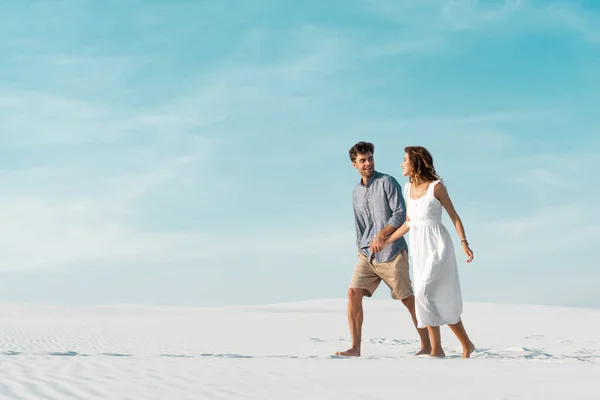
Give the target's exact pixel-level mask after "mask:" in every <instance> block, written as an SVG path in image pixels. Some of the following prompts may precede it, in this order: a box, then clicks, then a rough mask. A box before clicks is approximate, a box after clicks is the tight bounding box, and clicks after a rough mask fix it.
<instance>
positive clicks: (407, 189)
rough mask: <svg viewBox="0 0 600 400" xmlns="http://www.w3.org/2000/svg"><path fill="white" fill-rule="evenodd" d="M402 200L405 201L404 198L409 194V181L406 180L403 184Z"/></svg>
mask: <svg viewBox="0 0 600 400" xmlns="http://www.w3.org/2000/svg"><path fill="white" fill-rule="evenodd" d="M403 189H404V190H403V191H404V201H406V198H407V197H409V196H410V182H409V181H406V183H405V184H404V188H403Z"/></svg>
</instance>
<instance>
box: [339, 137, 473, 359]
mask: <svg viewBox="0 0 600 400" xmlns="http://www.w3.org/2000/svg"><path fill="white" fill-rule="evenodd" d="M404 150H405V157H404V162H403V163H402V174H403V175H404V176H407V177H408V183H407V184H406V185H405V187H404V194H403V193H402V190H401V187H400V184H399V183H398V181H397V180H396V179H395V178H394V177H392V176H390V175H387V174H383V173H381V172H378V171H376V170H375V161H374V158H373V153H374V151H375V147H374V145H373V144H372V143H367V142H359V143H357V144H355V145H354V146H352V148H351V149H350V152H349V153H350V160H351V161H352V165H353V166H354V168H356V169H357V170H358V172H359V174H360V176H361V180H360V183H359V184H357V185H356V187H355V188H354V190H353V192H352V203H353V208H354V223H355V227H356V244H357V247H358V260H357V262H356V265H355V267H354V272H353V274H352V279H351V282H350V289H349V290H348V320H349V324H350V332H351V334H352V347H351V348H350V349H348V350H346V351H340V352H338V353H336V354H337V355H341V356H360V347H361V333H362V323H363V307H362V301H363V297H364V296H367V297H371V296H372V295H373V293H374V292H375V290H376V289H377V287H378V286H379V284H380V282H381V281H383V282H384V283H385V284H386V285H387V286H388V287H389V288H390V290H391V295H392V298H393V299H395V300H401V301H402V303H404V305H405V306H406V308H407V309H408V311H409V312H410V315H411V317H412V320H413V323H414V325H415V327H416V328H417V331H418V333H419V336H420V338H421V350H420V351H419V352H418V353H417V355H427V354H428V355H430V356H432V357H444V356H445V353H444V350H443V348H442V344H441V337H440V326H442V325H448V326H449V327H450V329H451V330H452V332H453V333H454V334H455V335H456V337H457V338H458V340H459V341H460V343H461V344H462V347H463V352H462V356H463V358H469V357H470V355H471V353H472V352H473V351H474V350H475V346H474V345H473V343H472V342H471V340H470V339H469V336H468V335H467V332H466V331H465V328H464V326H463V324H462V321H461V314H462V295H461V289H460V282H459V278H458V270H457V265H456V256H455V253H454V247H453V244H452V240H451V238H450V235H449V233H448V231H447V230H446V228H445V227H444V225H443V224H442V208H444V209H445V210H446V211H447V212H448V215H449V216H450V219H451V220H452V223H453V224H454V226H455V228H456V231H457V232H458V235H459V236H460V239H461V244H462V248H463V250H464V252H465V254H466V255H467V257H468V258H467V262H471V261H472V260H473V252H472V251H471V249H470V248H469V244H468V242H467V240H466V237H465V232H464V228H463V225H462V222H461V219H460V217H459V216H458V214H457V213H456V211H455V209H454V206H453V205H452V201H451V200H450V197H449V195H448V192H447V191H446V188H445V186H444V184H443V182H442V180H441V179H440V177H439V176H438V175H437V173H436V171H435V168H434V166H433V159H432V157H431V155H430V154H429V152H428V151H427V149H425V148H423V147H418V146H410V147H406V148H405V149H404ZM405 205H406V207H405ZM409 230H410V233H411V237H410V246H408V245H407V243H406V240H405V239H404V235H405V234H406V233H407V232H408V231H409ZM409 250H410V253H411V256H412V264H413V271H414V286H415V290H414V292H413V288H412V283H411V279H410V275H409V265H408V251H409Z"/></svg>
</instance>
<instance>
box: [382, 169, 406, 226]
mask: <svg viewBox="0 0 600 400" xmlns="http://www.w3.org/2000/svg"><path fill="white" fill-rule="evenodd" d="M384 189H385V194H386V196H387V199H388V204H389V206H390V210H392V216H391V217H390V219H389V220H388V221H387V224H388V225H390V226H393V227H394V228H399V227H400V226H402V224H403V223H404V221H406V203H405V201H404V196H402V188H401V186H400V184H399V183H398V181H397V180H396V179H395V178H393V177H389V178H388V179H386V180H385V183H384Z"/></svg>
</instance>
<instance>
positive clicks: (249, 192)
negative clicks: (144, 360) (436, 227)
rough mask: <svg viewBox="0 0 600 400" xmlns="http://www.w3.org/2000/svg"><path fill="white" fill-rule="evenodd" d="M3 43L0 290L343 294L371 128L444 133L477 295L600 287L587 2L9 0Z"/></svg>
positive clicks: (212, 299) (440, 151)
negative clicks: (354, 161)
mask: <svg viewBox="0 0 600 400" xmlns="http://www.w3.org/2000/svg"><path fill="white" fill-rule="evenodd" d="M0 49H1V54H2V56H1V57H2V58H1V59H2V63H0V120H1V121H2V123H1V127H0V156H1V157H0V185H1V187H2V196H1V197H0V203H1V204H0V218H1V221H2V227H1V229H0V235H1V237H0V242H1V243H2V247H1V253H0V254H2V256H1V259H2V263H1V264H0V301H7V302H48V303H50V302H52V303H68V304H99V303H102V304H103V303H123V302H136V303H160V304H190V305H213V304H260V303H273V302H285V301H295V300H304V299H315V298H335V297H344V296H345V293H346V288H347V284H348V282H349V279H350V274H351V271H352V267H353V264H354V261H355V258H356V256H355V251H354V236H353V235H354V231H353V221H352V209H351V198H350V193H351V190H352V187H353V186H354V185H355V184H356V183H357V182H358V174H357V172H356V170H354V169H353V168H352V166H351V164H350V162H349V159H348V155H347V151H348V148H349V147H350V146H352V144H354V143H355V142H357V141H359V140H368V141H372V142H374V143H375V146H376V151H375V158H376V167H377V169H378V170H380V171H382V172H387V173H390V174H392V175H395V176H396V177H397V178H398V179H399V181H400V182H401V184H404V183H405V180H404V178H403V177H402V176H401V172H400V163H401V162H402V158H403V148H404V146H406V145H423V146H426V147H428V148H429V149H430V150H431V152H432V153H433V156H434V159H435V162H436V166H437V169H438V172H440V174H441V175H442V176H443V177H444V180H445V182H446V184H447V185H448V188H449V191H450V194H451V196H452V198H453V200H454V202H455V205H456V207H457V210H458V211H459V213H460V215H461V217H462V218H463V221H464V223H465V226H466V231H467V235H468V238H469V240H470V242H471V244H472V248H473V250H474V252H475V261H474V263H472V264H470V265H467V264H466V263H464V257H462V256H460V257H459V268H460V273H461V279H462V286H463V293H464V297H465V300H467V301H486V302H487V301H490V302H508V303H536V304H561V305H569V306H591V307H600V294H598V291H597V285H598V282H599V281H600V271H599V270H598V268H597V266H598V255H597V254H596V251H595V250H596V248H597V247H598V239H600V216H599V215H598V207H597V205H598V203H599V201H600V187H599V185H598V184H597V182H596V181H597V178H596V174H597V171H598V170H599V168H600V118H599V117H598V112H597V109H598V104H599V103H600V74H598V71H600V6H599V5H598V3H597V2H595V1H591V0H588V1H583V0H582V1H578V2H577V1H571V2H558V1H557V2H554V1H552V2H542V1H528V0H506V1H501V0H485V1H484V0H479V1H476V0H455V1H447V2H440V1H437V0H436V1H434V0H419V1H414V0H412V1H411V0H345V1H329V2H323V1H313V0H307V1H303V2H295V1H283V0H282V1H274V0H254V1H244V2H235V1H226V0H218V1H190V0H186V1H183V0H181V1H177V0H169V1H166V0H163V1H158V0H157V1H133V0H132V1H126V2H124V1H112V0H106V1H103V2H94V1H85V0H64V1H59V0H57V1H43V2H42V1H23V0H19V1H5V2H3V3H2V5H1V6H0ZM445 221H446V222H447V221H448V219H447V218H445ZM448 227H449V229H451V228H452V227H451V226H448ZM452 235H453V238H454V239H455V240H456V239H457V236H456V233H455V232H454V231H452ZM457 248H458V246H457ZM376 297H377V298H382V299H383V298H389V292H388V290H387V288H385V287H383V286H382V287H381V289H380V292H379V293H378V294H377V295H376Z"/></svg>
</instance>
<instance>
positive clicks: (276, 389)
mask: <svg viewBox="0 0 600 400" xmlns="http://www.w3.org/2000/svg"><path fill="white" fill-rule="evenodd" d="M464 320H465V325H466V327H467V329H468V331H469V333H470V334H471V336H472V339H473V341H474V342H475V344H476V345H477V347H478V351H477V352H476V353H475V354H474V355H473V358H472V359H470V360H462V359H460V358H459V354H460V346H459V345H458V342H457V341H456V339H455V338H454V337H453V336H452V334H451V333H450V331H449V330H448V329H447V328H445V329H444V331H443V335H444V337H443V339H444V340H445V347H446V353H447V355H448V358H446V359H444V360H439V359H430V358H428V357H414V356H413V355H412V354H413V353H414V352H415V351H416V350H417V348H418V342H417V341H416V339H417V335H416V332H415V331H414V330H413V328H412V326H411V324H410V321H409V318H408V314H407V313H406V312H405V311H404V309H403V308H402V306H401V305H399V304H398V303H395V302H393V301H392V300H374V299H369V300H366V302H365V326H364V345H363V346H364V347H363V357H362V358H360V359H349V358H335V357H331V355H332V354H333V353H334V352H335V351H336V350H343V349H346V348H347V347H348V345H349V334H348V328H347V322H346V314H345V301H343V300H321V301H312V302H304V303H294V304H284V305H275V306H262V307H221V308H218V307H214V308H195V307H146V306H121V307H58V306H34V305H14V304H1V305H0V377H1V379H0V398H1V399H11V400H17V399H60V400H68V399H128V400H134V399H161V400H164V399H168V400H185V399H338V398H339V399H384V398H385V399H393V398H397V399H406V398H417V396H418V397H419V398H421V399H432V398H439V399H459V398H468V399H499V400H500V399H503V400H507V399H598V398H600V310H589V309H568V308H557V307H537V306H514V305H492V304H466V305H465V314H464Z"/></svg>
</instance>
